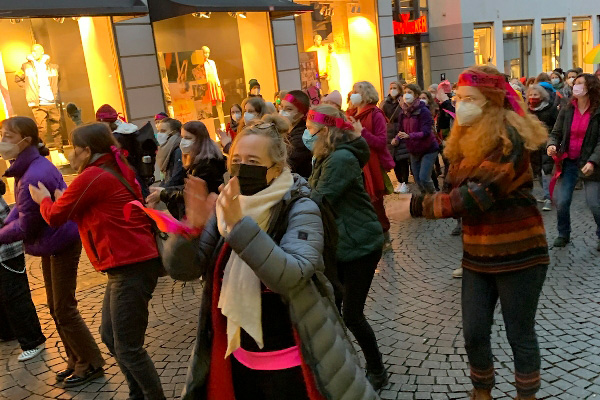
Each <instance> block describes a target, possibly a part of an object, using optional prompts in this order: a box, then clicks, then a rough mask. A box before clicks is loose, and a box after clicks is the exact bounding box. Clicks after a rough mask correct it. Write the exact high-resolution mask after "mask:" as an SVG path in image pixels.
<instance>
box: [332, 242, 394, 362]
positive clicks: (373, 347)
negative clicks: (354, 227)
mask: <svg viewBox="0 0 600 400" xmlns="http://www.w3.org/2000/svg"><path fill="white" fill-rule="evenodd" d="M380 259H381V249H379V250H376V251H374V252H373V253H371V254H367V255H366V256H364V257H361V258H358V259H356V260H352V261H348V262H338V274H339V278H340V281H341V282H342V284H343V285H344V296H343V299H342V301H341V303H342V316H343V318H344V322H345V323H346V326H347V327H348V329H350V332H352V334H353V335H354V337H355V338H356V341H357V342H358V345H359V346H360V348H361V349H362V351H363V354H364V356H365V359H366V361H367V370H368V371H373V372H380V371H382V370H383V369H384V366H383V361H382V359H381V353H380V352H379V347H378V346H377V338H376V337H375V333H374V332H373V329H372V328H371V325H369V322H367V319H366V318H365V314H364V308H365V303H366V301H367V295H368V294H369V289H370V288H371V282H372V281H373V276H374V275H375V269H376V268H377V264H378V263H379V260H380ZM336 303H338V307H339V305H340V304H339V303H340V301H339V299H336Z"/></svg>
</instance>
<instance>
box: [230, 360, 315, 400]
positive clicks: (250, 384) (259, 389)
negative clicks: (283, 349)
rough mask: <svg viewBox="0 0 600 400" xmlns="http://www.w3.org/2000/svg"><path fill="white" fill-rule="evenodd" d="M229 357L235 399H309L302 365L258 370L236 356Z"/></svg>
mask: <svg viewBox="0 0 600 400" xmlns="http://www.w3.org/2000/svg"><path fill="white" fill-rule="evenodd" d="M229 359H230V360H231V375H232V379H233V388H234V391H235V400H256V399H261V400H279V399H286V400H308V393H307V391H306V383H304V376H303V375H302V367H300V366H298V367H294V368H288V369H282V370H277V371H256V370H253V369H250V368H248V367H246V366H245V365H243V364H241V363H240V362H239V361H238V360H236V359H235V357H234V356H231V357H229Z"/></svg>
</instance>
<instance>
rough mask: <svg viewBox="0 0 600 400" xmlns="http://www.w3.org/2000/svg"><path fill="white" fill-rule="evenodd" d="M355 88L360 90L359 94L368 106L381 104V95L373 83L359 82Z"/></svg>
mask: <svg viewBox="0 0 600 400" xmlns="http://www.w3.org/2000/svg"><path fill="white" fill-rule="evenodd" d="M354 87H355V88H357V89H358V90H357V92H358V93H360V95H361V96H362V99H363V101H364V102H365V103H366V104H377V103H379V93H377V89H375V86H373V84H372V83H371V82H367V81H359V82H356V83H355V84H354Z"/></svg>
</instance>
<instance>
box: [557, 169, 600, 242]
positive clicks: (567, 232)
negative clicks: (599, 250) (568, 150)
mask: <svg viewBox="0 0 600 400" xmlns="http://www.w3.org/2000/svg"><path fill="white" fill-rule="evenodd" d="M578 176H579V166H578V164H577V160H571V159H566V160H564V161H563V169H562V174H561V176H560V178H559V179H558V182H556V187H555V188H554V203H555V204H556V219H557V222H558V236H560V237H564V238H570V236H571V201H572V200H573V191H574V190H575V184H577V178H578ZM584 189H585V199H586V202H587V205H588V207H589V209H590V211H591V212H592V215H593V216H594V220H595V221H596V235H597V236H598V238H599V239H600V182H597V181H588V180H586V181H584Z"/></svg>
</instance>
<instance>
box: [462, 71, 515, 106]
mask: <svg viewBox="0 0 600 400" xmlns="http://www.w3.org/2000/svg"><path fill="white" fill-rule="evenodd" d="M458 86H475V87H487V88H492V89H500V90H504V92H505V95H506V99H507V100H508V103H509V104H510V106H511V107H512V109H513V110H514V111H515V112H516V113H517V114H519V115H520V116H525V111H523V108H522V107H521V106H520V105H519V100H518V99H519V95H518V94H517V92H515V89H513V88H512V86H510V83H508V82H507V81H506V79H505V78H504V76H502V75H490V74H475V73H471V72H467V73H463V74H460V76H459V77H458Z"/></svg>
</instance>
